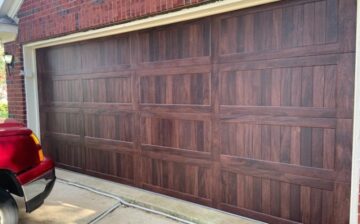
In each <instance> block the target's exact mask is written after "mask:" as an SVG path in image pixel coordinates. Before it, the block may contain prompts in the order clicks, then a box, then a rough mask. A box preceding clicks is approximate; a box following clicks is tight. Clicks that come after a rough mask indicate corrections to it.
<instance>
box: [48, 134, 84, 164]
mask: <svg viewBox="0 0 360 224" xmlns="http://www.w3.org/2000/svg"><path fill="white" fill-rule="evenodd" d="M45 139H46V140H45V141H44V148H45V147H46V152H47V153H48V154H49V155H50V156H51V158H53V159H54V160H55V162H56V163H57V164H60V165H64V166H67V167H71V168H77V169H83V167H84V163H83V162H84V160H83V159H84V156H85V152H84V150H83V148H82V146H81V145H80V144H79V140H80V139H79V138H76V137H74V136H72V137H69V136H62V135H58V134H52V135H47V136H46V138H45Z"/></svg>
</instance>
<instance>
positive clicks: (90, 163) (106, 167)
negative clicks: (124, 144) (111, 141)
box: [86, 148, 134, 181]
mask: <svg viewBox="0 0 360 224" xmlns="http://www.w3.org/2000/svg"><path fill="white" fill-rule="evenodd" d="M99 158H101V159H99ZM86 168H87V169H88V170H89V171H92V172H96V173H99V174H105V175H110V176H114V177H118V178H123V179H126V180H128V181H132V180H133V178H134V161H133V156H132V155H130V154H125V153H115V152H114V151H110V150H104V149H99V148H86Z"/></svg>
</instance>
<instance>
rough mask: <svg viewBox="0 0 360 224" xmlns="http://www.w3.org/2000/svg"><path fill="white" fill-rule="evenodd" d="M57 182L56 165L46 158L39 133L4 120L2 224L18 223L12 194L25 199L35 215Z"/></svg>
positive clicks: (0, 127) (0, 130) (0, 124)
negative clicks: (36, 134)
mask: <svg viewBox="0 0 360 224" xmlns="http://www.w3.org/2000/svg"><path fill="white" fill-rule="evenodd" d="M54 183H55V169H54V162H53V161H52V160H50V159H48V158H46V157H44V154H43V150H42V148H41V145H40V142H39V140H38V139H37V137H36V136H35V134H34V133H33V132H32V131H31V130H30V129H28V128H26V127H24V126H23V125H22V124H20V123H18V122H16V121H14V120H11V119H7V120H0V224H12V223H17V221H18V208H17V204H16V202H15V200H14V198H13V197H12V196H11V194H14V195H17V196H20V197H23V198H24V201H25V205H26V212H32V211H34V210H35V209H37V208H38V207H39V206H41V205H42V204H43V202H44V200H45V198H46V197H47V196H48V195H49V194H50V192H51V190H52V188H53V186H54Z"/></svg>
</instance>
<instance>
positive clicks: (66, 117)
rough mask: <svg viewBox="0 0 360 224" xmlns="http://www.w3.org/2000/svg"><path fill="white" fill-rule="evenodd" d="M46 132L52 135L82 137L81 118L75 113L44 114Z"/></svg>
mask: <svg viewBox="0 0 360 224" xmlns="http://www.w3.org/2000/svg"><path fill="white" fill-rule="evenodd" d="M44 116H45V117H44V119H45V120H46V122H45V124H46V125H45V130H46V131H48V132H50V133H59V134H61V133H64V134H72V135H80V132H81V120H80V119H81V118H80V115H79V114H78V113H76V112H75V113H74V112H72V113H71V112H61V111H59V112H47V113H45V114H44Z"/></svg>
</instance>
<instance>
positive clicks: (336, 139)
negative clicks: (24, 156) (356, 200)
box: [37, 0, 355, 224]
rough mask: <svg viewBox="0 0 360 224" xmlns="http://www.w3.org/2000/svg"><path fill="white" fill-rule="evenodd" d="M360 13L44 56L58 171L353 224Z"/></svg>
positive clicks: (290, 11) (179, 32)
mask: <svg viewBox="0 0 360 224" xmlns="http://www.w3.org/2000/svg"><path fill="white" fill-rule="evenodd" d="M354 10H355V0H339V1H338V0H326V1H315V0H301V1H296V0H293V1H281V2H280V3H276V4H270V5H265V6H261V7H256V8H251V9H246V10H242V11H237V12H232V13H228V14H224V15H219V16H214V17H209V18H204V19H200V20H196V21H190V22H185V23H181V24H173V25H169V26H164V27H159V28H153V29H149V30H143V31H138V32H133V33H128V34H122V35H118V36H111V37H108V38H101V39H95V40H90V41H83V42H79V43H72V44H67V45H62V46H56V47H50V48H44V49H39V50H38V51H37V62H38V63H37V64H38V76H39V91H40V102H41V105H40V111H41V131H42V132H41V134H42V136H41V137H42V139H43V142H44V144H45V146H46V149H47V150H48V152H49V153H50V154H51V155H52V156H53V157H54V158H55V160H56V162H57V164H58V165H59V166H60V167H65V168H68V169H71V170H76V171H79V172H83V173H87V174H91V175H95V176H99V177H103V178H106V179H110V180H115V181H119V182H122V183H126V184H130V185H134V186H138V187H142V188H146V189H150V190H153V191H156V192H160V193H164V194H168V195H172V196H175V197H179V198H182V199H185V200H189V201H194V202H197V203H201V204H204V205H208V206H213V207H216V208H220V209H222V210H226V211H230V212H233V213H237V214H241V215H245V216H248V217H252V218H256V219H259V220H263V221H267V222H271V223H298V222H303V223H326V224H329V223H334V224H341V223H347V222H348V216H349V214H348V213H349V192H350V168H351V151H352V150H351V143H352V137H351V136H352V116H353V79H354V38H355V34H354V32H355V28H354V27H355V26H354V22H355V21H354V20H355V12H354Z"/></svg>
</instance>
